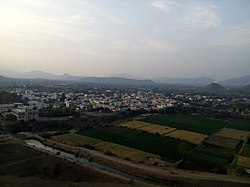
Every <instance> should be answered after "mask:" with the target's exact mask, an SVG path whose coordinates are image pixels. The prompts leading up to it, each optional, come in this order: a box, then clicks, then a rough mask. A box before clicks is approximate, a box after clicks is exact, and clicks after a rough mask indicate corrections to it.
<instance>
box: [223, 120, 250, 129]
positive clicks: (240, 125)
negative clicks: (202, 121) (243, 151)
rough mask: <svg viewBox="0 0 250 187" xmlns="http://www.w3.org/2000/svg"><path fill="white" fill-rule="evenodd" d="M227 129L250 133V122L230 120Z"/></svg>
mask: <svg viewBox="0 0 250 187" xmlns="http://www.w3.org/2000/svg"><path fill="white" fill-rule="evenodd" d="M227 128H231V129H239V130H245V131H250V120H243V119H241V120H236V119H234V120H230V121H228V122H227Z"/></svg>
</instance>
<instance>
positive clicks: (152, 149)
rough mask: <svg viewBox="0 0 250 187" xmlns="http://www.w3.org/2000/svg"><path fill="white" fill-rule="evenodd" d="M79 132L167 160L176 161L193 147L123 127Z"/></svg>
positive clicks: (172, 139) (182, 142)
mask: <svg viewBox="0 0 250 187" xmlns="http://www.w3.org/2000/svg"><path fill="white" fill-rule="evenodd" d="M79 134H81V135H84V136H88V137H91V138H96V139H101V140H104V141H108V142H112V143H115V144H120V145H123V146H127V147H131V148H134V149H138V150H142V151H145V152H148V153H152V154H155V155H159V156H161V157H162V159H166V160H169V161H178V160H180V159H181V158H182V157H183V154H184V153H186V152H188V151H190V150H192V149H194V148H195V145H194V144H191V143H188V142H185V141H182V140H177V139H174V138H169V137H164V136H158V135H154V134H149V133H146V132H139V131H137V130H133V129H128V128H123V127H114V126H113V127H102V128H95V129H89V130H86V131H84V132H80V133H79Z"/></svg>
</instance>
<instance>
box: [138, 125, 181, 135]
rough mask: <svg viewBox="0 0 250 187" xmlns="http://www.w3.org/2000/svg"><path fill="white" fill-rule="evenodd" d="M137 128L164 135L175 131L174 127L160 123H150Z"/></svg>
mask: <svg viewBox="0 0 250 187" xmlns="http://www.w3.org/2000/svg"><path fill="white" fill-rule="evenodd" d="M137 130H142V131H146V132H148V133H152V134H160V135H165V134H168V133H170V132H173V131H175V130H176V129H175V128H172V127H166V126H162V125H153V124H150V125H147V126H144V127H140V128H137Z"/></svg>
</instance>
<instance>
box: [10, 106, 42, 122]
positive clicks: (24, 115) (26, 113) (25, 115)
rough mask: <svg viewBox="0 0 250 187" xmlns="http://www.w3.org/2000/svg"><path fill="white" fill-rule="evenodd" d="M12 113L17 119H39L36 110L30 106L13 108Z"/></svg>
mask: <svg viewBox="0 0 250 187" xmlns="http://www.w3.org/2000/svg"><path fill="white" fill-rule="evenodd" d="M12 114H13V115H15V116H16V118H17V121H30V120H33V119H35V120H38V119H39V113H38V110H34V109H33V108H31V107H23V108H18V109H13V110H12Z"/></svg>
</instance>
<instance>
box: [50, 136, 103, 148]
mask: <svg viewBox="0 0 250 187" xmlns="http://www.w3.org/2000/svg"><path fill="white" fill-rule="evenodd" d="M52 139H54V140H57V141H58V140H59V141H61V142H65V143H67V144H72V145H75V146H85V145H95V144H97V143H100V142H102V140H98V139H95V138H90V137H87V136H81V135H79V134H63V135H58V136H53V138H52Z"/></svg>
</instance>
